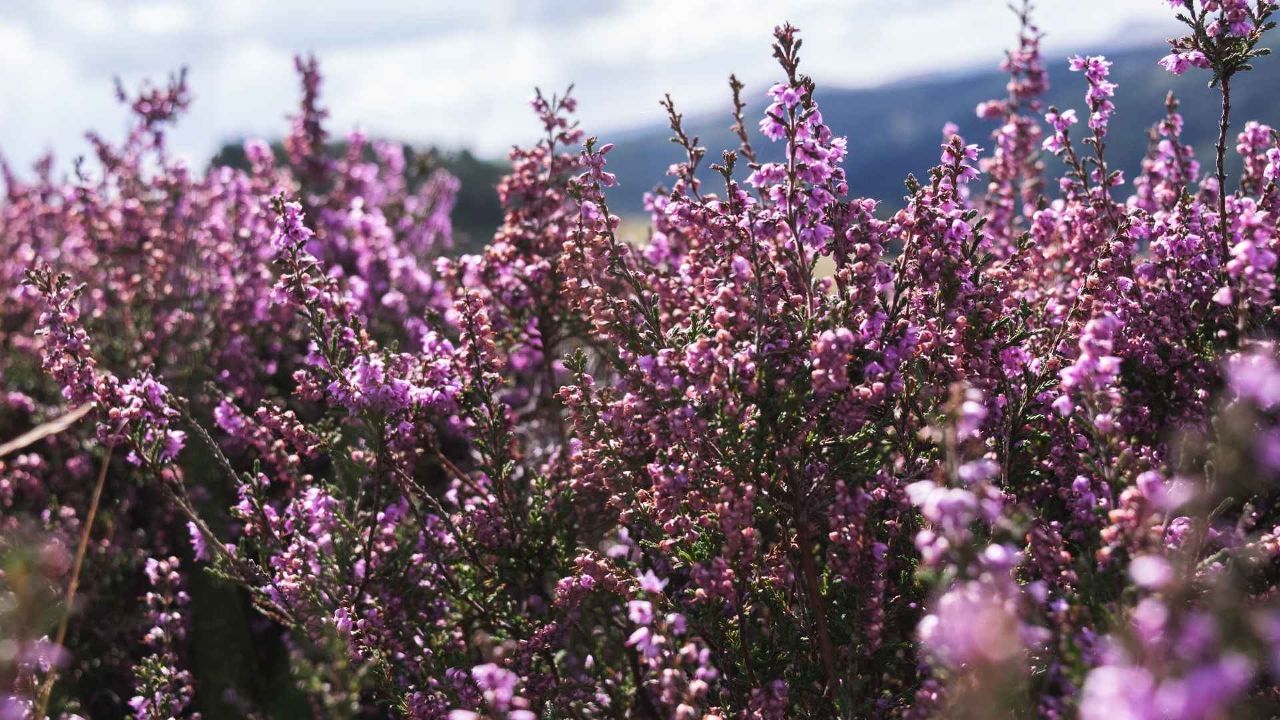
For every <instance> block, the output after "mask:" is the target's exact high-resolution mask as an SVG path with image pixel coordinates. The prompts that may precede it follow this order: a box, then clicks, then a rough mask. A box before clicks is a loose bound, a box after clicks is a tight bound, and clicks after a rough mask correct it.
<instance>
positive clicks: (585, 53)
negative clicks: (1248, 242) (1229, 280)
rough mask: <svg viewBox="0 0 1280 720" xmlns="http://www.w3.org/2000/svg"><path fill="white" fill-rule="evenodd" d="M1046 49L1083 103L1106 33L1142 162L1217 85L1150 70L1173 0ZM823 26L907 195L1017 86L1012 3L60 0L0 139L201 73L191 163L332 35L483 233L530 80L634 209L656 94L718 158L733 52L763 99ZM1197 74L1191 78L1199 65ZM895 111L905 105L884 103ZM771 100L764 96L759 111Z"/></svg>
mask: <svg viewBox="0 0 1280 720" xmlns="http://www.w3.org/2000/svg"><path fill="white" fill-rule="evenodd" d="M1035 4H1036V8H1037V12H1036V17H1037V19H1038V22H1039V25H1040V27H1041V28H1042V29H1043V30H1044V31H1045V33H1046V38H1045V57H1046V61H1047V63H1048V65H1049V67H1050V69H1051V71H1052V72H1051V75H1052V81H1053V89H1052V91H1051V95H1050V98H1049V100H1050V102H1052V103H1054V104H1057V105H1060V106H1062V107H1068V106H1074V107H1080V106H1081V105H1082V97H1083V93H1084V81H1083V79H1082V78H1080V77H1078V76H1074V77H1073V76H1071V75H1070V74H1068V73H1066V71H1065V70H1066V62H1065V58H1066V56H1067V55H1069V54H1072V53H1075V52H1089V53H1098V52H1105V53H1106V54H1108V55H1109V56H1111V57H1112V58H1113V59H1114V60H1115V61H1116V68H1115V70H1114V71H1113V75H1112V78H1113V79H1114V80H1116V81H1118V82H1119V83H1120V85H1121V91H1120V93H1119V96H1118V99H1117V104H1118V105H1119V113H1118V116H1117V119H1116V120H1115V121H1114V123H1113V128H1114V130H1113V133H1114V136H1116V137H1119V138H1121V139H1122V140H1123V142H1117V143H1114V146H1115V148H1116V154H1115V155H1113V159H1115V160H1118V161H1119V163H1120V165H1121V166H1122V167H1125V168H1126V169H1128V170H1129V173H1130V175H1131V174H1132V172H1133V170H1134V169H1136V167H1137V163H1138V162H1139V160H1140V157H1141V153H1142V151H1143V149H1144V147H1145V142H1143V132H1144V131H1145V128H1146V127H1147V126H1148V125H1150V124H1151V123H1152V122H1154V121H1155V120H1156V119H1157V118H1158V117H1159V116H1160V115H1161V113H1162V105H1163V98H1164V95H1165V92H1166V91H1167V90H1168V89H1170V88H1176V89H1177V90H1178V92H1179V93H1180V94H1195V93H1197V92H1203V91H1204V90H1203V83H1204V78H1203V77H1193V78H1184V79H1176V78H1173V77H1171V76H1169V75H1167V74H1166V73H1164V72H1163V71H1162V70H1160V69H1159V68H1158V67H1157V66H1156V61H1157V60H1158V59H1159V58H1160V57H1161V56H1162V55H1163V54H1164V53H1165V50H1164V44H1163V39H1164V38H1165V37H1168V36H1170V35H1173V34H1175V32H1176V29H1177V25H1176V22H1175V21H1174V19H1173V17H1172V15H1173V13H1172V12H1171V11H1170V10H1169V8H1168V6H1167V3H1166V2H1164V1H1163V0H1038V1H1037V2H1036V3H1035ZM784 20H788V21H790V22H792V23H794V24H796V25H798V26H799V27H800V28H801V30H802V31H803V37H804V38H805V41H804V47H803V50H802V53H801V55H802V58H803V64H802V69H803V70H804V71H805V72H807V73H808V74H810V75H811V76H813V77H814V79H815V80H816V81H817V83H818V88H819V93H818V99H819V101H820V102H821V103H822V107H823V111H824V114H825V116H826V119H827V122H828V124H830V125H831V126H832V127H833V129H834V130H835V131H836V132H837V133H840V134H844V135H848V136H849V139H850V143H849V144H850V159H849V162H848V170H849V174H850V180H851V185H852V188H853V191H854V192H855V193H858V194H865V195H874V196H876V197H879V198H882V199H885V200H886V201H887V202H888V204H889V205H890V206H892V204H893V203H894V202H895V201H896V200H897V199H898V198H900V197H901V195H902V194H903V191H902V180H903V178H904V177H905V175H906V173H908V172H915V173H916V174H917V175H920V174H923V172H924V171H925V170H927V168H928V167H929V166H930V165H932V164H933V163H934V162H935V160H936V155H937V142H938V139H939V137H940V129H941V127H942V125H943V123H945V122H946V121H948V120H951V121H955V122H957V123H958V124H959V125H960V127H961V130H962V132H963V133H964V134H965V135H966V137H967V138H968V139H969V141H970V142H978V143H980V144H981V143H983V142H984V141H985V140H986V139H987V135H988V133H989V130H990V124H989V123H987V122H984V121H979V120H977V119H976V118H975V117H974V112H973V108H974V105H975V104H976V103H977V102H979V101H981V100H984V99H988V98H991V97H997V96H1001V95H1003V94H1004V91H1003V85H1004V79H1003V77H1002V76H1001V75H1000V74H999V73H998V72H997V71H996V65H997V63H998V62H999V60H1000V58H1001V57H1002V54H1003V51H1004V48H1006V47H1009V46H1010V45H1011V44H1012V42H1013V41H1014V38H1015V33H1016V30H1017V24H1016V20H1015V18H1014V16H1013V14H1012V13H1011V12H1010V11H1009V9H1008V7H1007V6H1006V2H1005V0H795V1H793V2H787V1H777V2H769V3H763V2H757V1H755V0H662V1H650V2H641V1H640V0H619V1H616V2H599V1H598V0H468V1H467V2H453V1H450V2H422V1H421V0H377V1H375V0H366V1H365V2H360V3H317V2H313V1H311V0H306V1H304V0H273V1H272V2H259V1H257V0H193V1H190V2H183V1H181V0H137V1H134V0H97V1H94V0H42V1H41V2H19V1H17V0H7V1H6V2H2V3H0V153H3V155H4V157H5V158H6V159H7V160H9V161H10V162H11V163H12V164H14V165H15V166H17V167H19V168H23V167H25V166H27V165H29V164H30V163H31V162H32V161H33V160H34V159H35V158H37V157H38V156H39V155H41V154H42V153H44V152H46V151H53V152H54V153H55V154H56V155H57V156H58V159H59V164H58V167H62V168H69V167H70V162H71V160H72V159H73V158H74V157H75V156H77V155H80V154H83V153H85V152H86V150H87V148H88V145H87V144H86V143H85V142H84V140H83V132H84V131H85V130H86V129H90V128H92V129H96V130H98V131H100V132H102V133H104V134H106V135H107V136H108V137H112V136H113V135H114V134H116V133H118V132H120V131H121V130H120V129H121V128H123V125H124V119H125V113H124V111H123V108H122V107H121V106H120V105H119V104H118V103H117V102H116V100H115V93H114V83H113V79H114V78H116V77H119V78H120V79H121V80H123V81H124V83H125V84H126V86H134V85H136V84H137V83H139V82H141V81H142V80H143V79H146V78H150V79H153V80H156V81H162V80H164V79H165V78H166V77H167V76H168V74H169V73H170V72H172V71H174V70H176V69H178V68H181V67H184V66H185V67H188V68H189V69H190V85H191V89H192V92H193V94H194V96H195V102H194V103H193V105H192V107H191V110H190V112H189V113H188V115H187V116H186V117H185V118H184V119H183V120H181V121H180V123H179V126H178V129H177V130H176V131H175V132H174V133H173V134H172V135H171V142H172V144H173V146H174V147H175V148H176V149H177V150H178V151H180V152H181V153H183V154H184V155H186V156H187V157H188V158H189V160H190V162H191V163H192V164H193V165H195V166H203V165H204V164H207V163H208V162H210V160H211V159H213V158H218V161H219V162H236V161H237V157H238V155H239V154H238V152H237V150H238V147H239V145H240V143H241V142H242V141H243V140H244V139H246V138H250V137H261V138H263V139H267V140H278V139H279V138H280V137H281V136H282V135H283V133H284V132H285V131H286V130H287V127H288V126H287V123H286V122H285V120H284V118H285V116H286V115H288V114H289V113H291V112H293V110H294V108H295V107H296V104H297V100H298V97H299V90H298V80H297V77H296V75H295V73H294V68H293V62H292V56H293V55H294V54H295V53H297V52H315V53H316V54H317V55H318V56H319V58H320V61H321V69H322V71H323V73H324V76H325V82H324V86H323V91H322V92H323V97H322V99H323V104H324V105H325V106H326V107H327V108H328V109H329V111H330V113H331V122H330V125H329V128H330V131H331V132H332V133H333V136H334V137H335V139H339V140H340V139H341V137H342V136H343V135H344V134H345V133H346V132H347V131H349V130H351V129H354V128H361V129H363V130H365V131H367V132H368V133H369V134H370V135H373V136H376V137H383V138H388V139H395V140H401V141H404V142H408V143H411V144H413V145H414V146H415V147H419V148H421V149H423V151H424V152H426V153H432V155H433V156H435V157H438V158H439V159H440V160H441V162H443V163H445V164H446V165H448V166H449V167H451V169H453V170H454V171H455V173H456V174H458V175H460V176H461V179H462V180H463V183H464V195H463V197H462V198H460V207H459V210H458V212H459V214H460V217H458V218H457V220H458V225H459V226H460V227H461V228H462V230H463V232H464V233H465V234H468V235H471V236H472V240H473V242H480V241H482V240H483V239H484V237H485V235H486V234H487V232H488V231H489V230H490V229H491V227H492V226H493V225H494V224H496V223H497V221H498V219H499V217H498V215H497V213H498V209H497V203H496V200H495V199H494V198H493V192H492V186H493V183H494V182H496V179H497V178H498V177H499V176H500V174H501V172H502V160H503V159H504V156H505V154H506V151H507V149H508V148H509V147H510V146H511V145H512V144H515V143H520V144H527V143H531V142H533V141H534V140H535V139H536V137H537V135H538V132H539V128H538V127H537V124H536V123H535V121H534V119H533V116H532V113H531V112H530V111H529V108H528V103H527V101H528V99H529V97H530V96H531V95H532V92H533V89H534V87H542V88H543V89H544V90H547V91H548V92H550V91H559V90H562V89H563V88H565V87H566V86H568V85H569V84H570V83H575V87H576V90H575V94H576V96H577V97H578V99H579V101H580V103H579V109H580V118H581V120H582V122H583V125H584V127H585V129H586V131H587V133H588V134H589V135H598V136H600V137H601V138H602V140H605V141H611V142H615V143H617V145H618V147H617V149H616V150H615V151H614V153H613V154H611V155H610V158H609V159H610V163H611V166H612V167H611V169H612V170H614V171H615V172H617V173H618V175H619V177H620V179H621V181H622V188H620V189H619V190H618V193H617V197H618V200H617V202H616V209H618V210H620V211H622V212H623V213H627V214H636V213H638V212H641V211H642V194H643V191H644V190H648V189H650V188H652V187H653V186H654V185H655V184H656V183H659V182H661V181H662V180H663V177H664V173H665V170H666V167H667V166H668V164H669V163H670V162H672V161H673V160H674V159H676V154H675V152H674V150H675V148H673V147H671V146H669V145H668V144H667V138H668V135H669V133H668V131H667V129H666V119H665V115H664V113H663V111H662V110H661V108H659V107H658V100H659V99H660V98H661V97H662V95H663V93H665V92H670V93H671V94H672V96H673V97H674V99H675V100H676V102H677V106H678V108H679V109H681V110H682V111H683V112H684V113H685V114H686V120H687V124H688V125H689V126H690V128H691V129H692V130H693V131H694V132H696V133H697V134H698V135H700V136H701V137H702V141H703V144H705V145H707V146H708V148H709V149H710V157H712V158H715V157H718V155H719V150H720V149H722V148H723V147H729V146H732V145H733V143H731V142H730V141H729V136H728V130H727V126H728V120H727V117H728V116H727V110H728V97H729V96H728V88H727V83H726V78H727V77H728V75H729V73H730V72H734V73H737V75H738V77H739V78H741V79H742V80H743V81H745V82H746V83H747V94H748V97H749V98H750V99H751V100H753V102H752V103H751V106H749V107H748V112H749V113H751V112H755V113H758V112H759V110H760V108H761V107H762V103H761V102H759V98H760V94H761V93H763V91H764V89H765V88H767V87H768V85H769V84H770V83H771V82H772V81H774V80H775V79H776V77H777V75H778V72H777V69H776V66H775V65H774V63H773V60H772V58H771V57H770V51H769V42H770V31H771V29H772V27H773V26H774V25H776V24H778V23H780V22H782V21H784ZM1272 65H1274V63H1268V64H1267V65H1266V67H1262V68H1260V69H1259V70H1260V73H1261V75H1262V77H1256V78H1253V82H1251V83H1249V84H1248V89H1246V90H1243V91H1241V94H1242V95H1244V96H1243V97H1240V98H1239V99H1238V102H1239V104H1240V112H1239V113H1238V114H1237V117H1256V118H1259V119H1262V120H1266V119H1267V118H1275V117H1276V113H1275V112H1268V110H1269V107H1268V105H1269V104H1280V98H1278V97H1274V93H1267V92H1263V91H1262V90H1261V89H1263V88H1267V87H1276V86H1277V81H1278V80H1280V70H1277V68H1275V67H1272ZM1193 75H1194V74H1193ZM1212 106H1213V103H1209V102H1206V103H1203V104H1201V105H1196V104H1193V103H1188V107H1202V108H1204V109H1205V110H1206V116H1205V117H1199V116H1198V115H1194V114H1193V115H1192V116H1189V117H1188V118H1187V139H1188V140H1189V141H1190V142H1191V143H1192V144H1194V145H1197V146H1199V147H1207V146H1208V144H1209V143H1210V138H1211V136H1212V135H1213V132H1214V130H1213V126H1214V122H1215V121H1216V118H1215V117H1212V116H1211V114H1209V113H1208V112H1207V111H1208V109H1209V108H1211V107H1212ZM886 116H888V120H889V121H888V122H885V118H886ZM756 117H758V115H757V116H756Z"/></svg>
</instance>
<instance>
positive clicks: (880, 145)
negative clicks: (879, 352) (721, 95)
mask: <svg viewBox="0 0 1280 720" xmlns="http://www.w3.org/2000/svg"><path fill="white" fill-rule="evenodd" d="M1166 52H1167V50H1165V48H1164V46H1163V45H1160V46H1151V47H1144V48H1140V49H1129V50H1123V51H1119V52H1114V53H1108V57H1110V58H1111V59H1112V60H1113V61H1114V62H1115V66H1114V68H1113V69H1112V75H1111V77H1112V79H1113V80H1114V81H1116V82H1117V83H1119V85H1120V89H1119V91H1118V93H1117V98H1116V106H1117V113H1116V117H1115V118H1114V119H1113V120H1112V125H1111V127H1112V135H1111V142H1110V145H1109V148H1108V153H1109V157H1110V158H1111V159H1112V160H1113V162H1114V163H1117V164H1118V166H1119V167H1122V168H1124V169H1125V171H1126V174H1127V175H1128V176H1132V173H1133V171H1134V170H1135V169H1136V168H1137V167H1138V166H1139V163H1140V161H1141V158H1142V155H1143V152H1144V151H1145V148H1146V139H1145V132H1146V128H1147V127H1148V126H1150V125H1151V123H1153V122H1154V121H1156V120H1157V119H1158V118H1159V117H1160V116H1161V114H1162V113H1163V106H1164V98H1165V94H1166V93H1167V92H1168V91H1169V90H1174V91H1175V92H1176V93H1177V95H1178V96H1179V97H1180V98H1183V99H1184V100H1185V101H1186V102H1185V103H1184V109H1186V108H1193V110H1188V111H1187V112H1186V138H1187V140H1188V141H1189V142H1191V143H1192V144H1194V145H1195V146H1196V147H1197V149H1198V150H1199V151H1200V153H1199V156H1200V158H1201V161H1202V163H1205V165H1206V166H1207V164H1208V163H1207V162H1205V161H1206V160H1207V159H1208V158H1209V157H1211V156H1210V153H1211V148H1212V145H1213V142H1214V140H1215V139H1216V135H1217V110H1216V107H1217V101H1216V93H1215V92H1214V91H1212V90H1209V89H1208V88H1207V87H1206V86H1205V83H1206V81H1207V77H1206V75H1205V74H1204V73H1199V72H1192V73H1188V75H1186V76H1184V77H1181V78H1178V77H1174V76H1172V75H1169V74H1168V73H1166V72H1165V71H1164V70H1162V69H1161V68H1160V67H1159V66H1158V65H1156V61H1157V60H1158V59H1159V58H1160V57H1161V56H1163V55H1164V54H1165V53H1166ZM1049 65H1050V78H1051V86H1052V87H1051V90H1050V92H1049V97H1048V102H1049V104H1053V105H1057V106H1058V107H1060V108H1064V109H1065V108H1068V107H1075V108H1077V109H1078V112H1080V115H1081V117H1082V118H1083V117H1084V115H1085V112H1084V111H1083V105H1084V102H1083V97H1084V91H1085V81H1084V78H1083V77H1082V76H1081V75H1080V74H1077V73H1071V72H1069V71H1067V69H1066V65H1067V63H1066V60H1065V58H1051V59H1050V63H1049ZM816 79H817V80H818V101H819V103H820V104H821V106H822V111H823V115H824V117H825V118H826V121H827V123H828V124H829V125H830V126H831V127H832V129H833V130H834V131H835V132H836V133H837V134H840V135H847V136H848V138H849V160H848V162H847V163H846V169H847V170H848V172H849V181H850V186H851V191H852V192H853V193H855V194H857V195H865V196H873V197H877V198H881V199H884V200H887V201H890V202H894V201H896V200H897V199H898V198H900V197H901V196H902V195H903V193H904V190H903V185H902V181H903V179H904V178H905V177H906V175H907V173H909V172H913V173H916V174H917V176H920V175H922V174H923V173H924V172H925V171H927V169H928V168H929V167H931V166H932V165H933V164H934V163H936V162H937V160H938V145H939V142H940V139H941V128H942V126H943V125H944V124H945V123H946V122H948V121H951V122H955V123H956V124H958V125H959V126H960V129H961V132H962V133H963V134H964V136H965V137H966V138H967V139H968V141H969V142H976V143H979V144H980V145H983V146H984V147H986V146H987V145H988V144H989V135H990V131H991V129H992V127H993V124H992V123H990V122H988V121H983V120H979V119H978V118H977V117H975V115H974V106H975V105H976V104H977V103H978V102H980V101H982V100H986V99H990V98H996V97H1003V96H1004V94H1005V91H1004V84H1005V77H1004V76H1003V75H1002V74H1001V73H999V72H997V71H994V70H993V71H990V72H974V73H967V74H965V73H961V74H954V75H947V76H935V77H927V78H920V79H916V80H912V81H904V82H900V83H895V84H891V85H887V86H884V87H879V88H873V89H863V90H841V89H833V88H829V87H828V88H825V89H824V88H823V86H822V82H821V78H816ZM1277 89H1280V57H1273V58H1264V59H1262V60H1261V61H1260V62H1259V64H1258V68H1257V69H1256V70H1255V71H1254V72H1252V73H1249V74H1248V75H1246V76H1244V77H1243V78H1242V79H1240V80H1237V81H1236V83H1235V86H1234V88H1233V90H1234V92H1233V106H1234V109H1233V118H1235V120H1236V122H1234V123H1233V125H1232V130H1233V132H1232V135H1233V137H1234V133H1235V131H1236V130H1238V129H1239V128H1240V127H1242V126H1243V123H1244V121H1245V120H1260V121H1262V122H1267V123H1269V124H1276V123H1280V93H1277ZM762 93H763V88H758V89H757V92H756V94H755V97H756V98H757V100H756V102H754V103H752V104H751V105H749V106H748V109H747V111H748V113H749V114H750V115H749V117H751V118H758V117H759V113H760V110H761V108H762V107H763V103H762V102H761V101H760V100H759V98H760V97H761V95H762ZM677 101H678V98H677ZM725 106H726V108H727V107H728V97H727V90H726V99H725ZM886 118H888V120H889V122H885V119H886ZM729 123H730V120H729V119H728V113H727V110H726V112H725V113H724V114H720V115H715V116H702V117H696V118H694V117H686V126H687V129H688V131H689V132H690V133H691V134H695V135H698V136H699V137H700V138H701V144H703V145H704V146H706V147H707V149H708V158H709V160H708V164H709V162H710V161H711V160H710V159H718V158H719V155H720V151H721V150H723V149H725V148H731V147H736V145H737V143H736V141H735V139H734V138H733V137H732V135H731V133H730V132H729V129H728V127H729ZM752 126H753V130H754V120H753V123H752ZM670 134H671V133H670V131H669V130H668V129H667V128H665V127H654V128H652V129H642V130H636V131H632V132H628V133H623V134H619V133H612V134H610V133H605V134H603V135H602V137H606V138H607V139H609V140H610V141H611V142H614V143H616V144H617V147H616V148H615V149H614V150H613V152H611V153H610V154H609V166H610V170H612V171H613V172H615V173H617V174H618V177H619V179H620V181H621V187H619V188H618V189H617V190H616V191H615V192H614V193H613V196H612V199H613V205H614V208H615V209H616V210H618V211H622V212H632V213H634V212H639V211H641V210H642V201H641V194H642V191H643V190H647V189H650V188H652V187H653V186H654V185H656V184H659V183H663V182H664V181H665V173H666V169H667V167H668V166H669V165H670V164H671V163H672V162H673V161H675V160H677V159H678V158H679V154H678V149H677V148H676V147H675V146H673V145H671V144H670V143H669V140H668V139H669V137H670ZM757 138H758V142H757V150H766V149H768V150H769V151H771V152H773V153H777V152H778V147H779V146H778V145H773V144H771V143H768V142H767V141H765V140H764V139H763V138H759V137H758V136H757ZM766 154H767V153H766Z"/></svg>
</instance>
